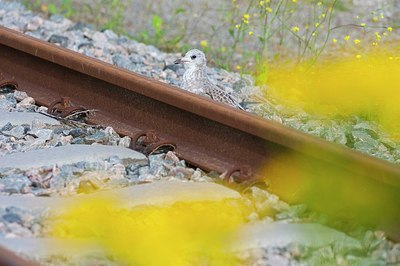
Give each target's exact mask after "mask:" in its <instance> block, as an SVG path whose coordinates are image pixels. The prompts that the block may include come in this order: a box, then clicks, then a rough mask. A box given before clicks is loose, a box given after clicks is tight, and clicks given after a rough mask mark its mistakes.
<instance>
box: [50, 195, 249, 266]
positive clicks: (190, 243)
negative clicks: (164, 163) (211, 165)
mask: <svg viewBox="0 0 400 266" xmlns="http://www.w3.org/2000/svg"><path fill="white" fill-rule="evenodd" d="M122 205H123V202H122V200H121V202H118V201H117V200H110V199H109V198H107V199H93V200H92V201H89V202H85V201H84V202H79V203H77V206H76V207H75V208H71V210H70V211H69V212H68V213H66V214H64V216H63V217H61V218H60V219H59V221H57V224H55V225H54V232H53V235H54V236H56V237H61V238H69V239H71V238H72V239H80V238H90V239H91V241H94V243H97V244H98V245H100V246H101V247H103V248H105V249H106V250H107V251H109V252H110V253H111V254H113V258H114V259H115V260H116V264H117V265H146V266H156V265H165V266H184V265H203V263H200V262H207V263H205V264H204V265H222V266H229V265H235V258H234V256H233V255H232V254H228V253H227V252H226V249H227V247H229V244H230V242H231V241H235V239H236V238H235V237H234V232H235V230H237V228H238V227H239V226H240V225H242V224H243V223H244V221H245V220H244V213H245V212H246V210H245V208H246V207H245V206H243V204H241V203H239V202H234V201H195V202H190V201H189V202H177V203H175V204H173V205H171V206H164V207H159V206H152V205H142V206H140V207H135V208H132V209H126V210H124V209H121V207H120V206H122ZM155 252H156V253H155Z"/></svg>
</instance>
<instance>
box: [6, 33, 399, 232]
mask: <svg viewBox="0 0 400 266" xmlns="http://www.w3.org/2000/svg"><path fill="white" fill-rule="evenodd" d="M0 56H1V60H0V77H1V79H2V81H3V82H5V83H7V84H9V85H11V86H18V87H19V89H20V90H23V91H26V92H27V93H28V94H29V95H30V96H32V97H33V98H35V100H36V103H38V104H39V105H44V106H46V107H49V110H50V111H51V112H52V113H53V114H58V115H63V116H68V115H70V114H71V113H73V112H85V111H86V110H89V111H90V110H96V111H95V114H94V115H89V117H88V118H87V122H88V123H92V124H98V125H108V126H112V127H113V128H114V129H115V130H116V131H117V132H118V133H119V134H121V135H124V136H129V137H131V138H132V144H131V146H132V148H133V149H136V150H139V151H141V152H144V153H147V154H151V153H152V152H153V151H154V150H157V149H160V148H165V149H170V150H174V152H175V153H176V154H177V155H178V157H179V158H182V159H184V160H185V161H186V162H188V163H190V164H191V165H193V166H196V167H200V168H201V169H203V170H205V171H216V172H218V173H224V174H225V176H226V181H233V182H237V183H241V184H250V183H252V182H254V181H256V180H262V181H263V182H264V181H265V182H267V184H268V187H269V190H270V191H272V192H273V193H275V194H277V195H279V196H280V197H281V198H282V199H284V200H285V201H287V202H289V203H298V202H302V203H307V204H308V205H309V206H310V207H311V208H313V209H315V210H318V211H323V212H326V213H328V214H330V215H332V216H333V217H337V218H339V219H345V220H350V221H351V220H352V219H353V220H354V219H358V220H361V221H362V222H363V223H365V224H368V225H371V224H372V225H375V226H378V227H379V228H382V229H383V230H385V231H386V232H387V234H388V235H389V236H390V237H391V238H393V239H400V231H399V228H400V224H399V221H400V219H399V218H400V210H399V207H398V205H397V204H396V203H397V202H400V193H399V192H400V167H399V166H397V165H393V164H390V163H387V162H384V161H382V160H379V159H375V158H372V157H369V156H367V155H364V154H361V153H359V152H356V151H353V150H350V149H348V148H345V147H342V146H339V145H336V144H332V143H328V142H326V141H323V140H321V139H318V138H316V137H312V136H309V135H306V134H303V133H300V132H298V131H295V130H292V129H290V128H287V127H284V126H282V125H280V124H277V123H274V122H271V121H267V120H264V119H262V118H259V117H257V116H255V115H253V114H250V113H247V112H244V111H240V110H236V109H234V108H231V107H229V106H226V105H223V104H220V103H216V102H213V101H211V100H209V99H205V98H203V97H200V96H197V95H194V94H191V93H188V92H185V91H183V90H180V89H178V88H175V87H172V86H169V85H166V84H163V83H160V82H156V81H154V80H150V79H148V78H145V77H143V76H140V75H137V74H135V73H132V72H128V71H126V70H123V69H119V68H117V67H115V66H112V65H109V64H106V63H103V62H101V61H98V60H96V59H93V58H89V57H86V56H84V55H81V54H78V53H75V52H72V51H69V50H66V49H63V48H60V47H57V46H55V45H52V44H49V43H46V42H43V41H40V40H37V39H34V38H31V37H28V36H25V35H23V34H21V33H18V32H15V31H13V30H10V29H7V28H4V27H0Z"/></svg>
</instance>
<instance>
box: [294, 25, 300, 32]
mask: <svg viewBox="0 0 400 266" xmlns="http://www.w3.org/2000/svg"><path fill="white" fill-rule="evenodd" d="M292 31H293V32H299V31H300V28H299V27H297V26H294V27H292Z"/></svg>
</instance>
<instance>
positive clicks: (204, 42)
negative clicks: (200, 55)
mask: <svg viewBox="0 0 400 266" xmlns="http://www.w3.org/2000/svg"><path fill="white" fill-rule="evenodd" d="M207 45H208V42H207V41H206V40H201V41H200V46H201V47H207Z"/></svg>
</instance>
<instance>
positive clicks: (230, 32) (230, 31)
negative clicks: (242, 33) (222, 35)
mask: <svg viewBox="0 0 400 266" xmlns="http://www.w3.org/2000/svg"><path fill="white" fill-rule="evenodd" d="M228 32H229V35H230V36H231V37H232V38H233V37H234V36H235V30H234V29H233V28H229V29H228Z"/></svg>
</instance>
